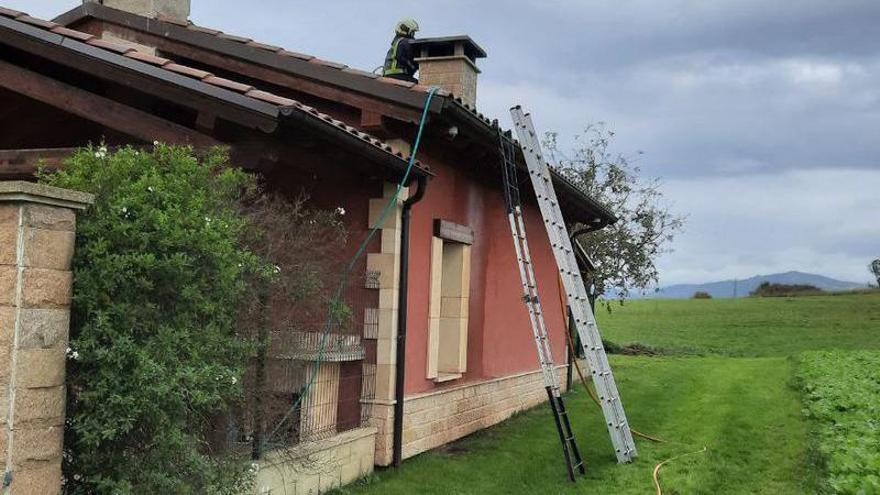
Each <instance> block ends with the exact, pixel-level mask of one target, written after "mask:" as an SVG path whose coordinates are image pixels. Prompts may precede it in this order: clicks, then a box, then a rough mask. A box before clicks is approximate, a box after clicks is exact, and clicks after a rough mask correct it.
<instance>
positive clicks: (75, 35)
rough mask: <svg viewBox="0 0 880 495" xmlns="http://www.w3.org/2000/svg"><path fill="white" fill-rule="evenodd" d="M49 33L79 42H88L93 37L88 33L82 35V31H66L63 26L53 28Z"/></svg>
mask: <svg viewBox="0 0 880 495" xmlns="http://www.w3.org/2000/svg"><path fill="white" fill-rule="evenodd" d="M49 31H52V32H53V33H55V34H60V35H61V36H66V37H68V38H73V39H75V40H79V41H89V40H90V39H92V38H94V36H93V35H91V34H89V33H83V32H82V31H74V30H73V29H68V28H66V27H64V26H55V27H53V28H52V29H50V30H49Z"/></svg>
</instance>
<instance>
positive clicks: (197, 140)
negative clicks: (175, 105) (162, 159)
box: [0, 61, 220, 147]
mask: <svg viewBox="0 0 880 495" xmlns="http://www.w3.org/2000/svg"><path fill="white" fill-rule="evenodd" d="M0 87H3V88H6V89H8V90H10V91H13V92H16V93H19V94H21V95H24V96H27V97H28V98H32V99H34V100H37V101H40V102H43V103H45V104H47V105H51V106H53V107H55V108H59V109H61V110H63V111H65V112H68V113H71V114H74V115H77V116H79V117H82V118H84V119H87V120H90V121H92V122H96V123H98V124H101V125H103V126H105V127H108V128H111V129H114V130H117V131H119V132H122V133H125V134H128V135H130V136H133V137H136V138H138V139H142V140H144V141H147V142H152V141H154V140H158V141H163V142H167V143H174V144H189V145H193V146H195V147H206V146H215V145H218V144H220V143H219V142H218V141H216V140H215V139H214V138H212V137H210V136H207V135H205V134H202V133H199V132H197V131H195V130H193V129H190V128H188V127H185V126H182V125H180V124H176V123H174V122H170V121H167V120H164V119H162V118H159V117H156V116H155V115H152V114H149V113H147V112H144V111H141V110H138V109H136V108H132V107H129V106H126V105H123V104H121V103H119V102H116V101H113V100H110V99H108V98H105V97H103V96H100V95H97V94H95V93H91V92H89V91H86V90H83V89H80V88H77V87H75V86H71V85H69V84H67V83H65V82H62V81H58V80H55V79H52V78H49V77H47V76H44V75H42V74H38V73H36V72H33V71H30V70H27V69H25V68H22V67H19V66H16V65H12V64H10V63H8V62H3V61H0Z"/></svg>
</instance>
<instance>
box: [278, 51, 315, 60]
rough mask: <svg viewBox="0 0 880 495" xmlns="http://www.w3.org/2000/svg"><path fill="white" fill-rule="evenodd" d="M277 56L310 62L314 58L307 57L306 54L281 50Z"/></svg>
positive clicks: (311, 56)
mask: <svg viewBox="0 0 880 495" xmlns="http://www.w3.org/2000/svg"><path fill="white" fill-rule="evenodd" d="M278 55H281V56H284V57H293V58H300V59H303V60H311V59H313V58H315V57H314V56H313V55H308V54H306V53H298V52H292V51H290V50H281V51H280V52H278Z"/></svg>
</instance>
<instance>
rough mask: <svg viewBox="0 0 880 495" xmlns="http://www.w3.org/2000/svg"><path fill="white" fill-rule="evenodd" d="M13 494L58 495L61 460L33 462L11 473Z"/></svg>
mask: <svg viewBox="0 0 880 495" xmlns="http://www.w3.org/2000/svg"><path fill="white" fill-rule="evenodd" d="M10 488H12V490H11V493H12V494H14V495H58V494H60V493H61V462H52V461H48V462H46V461H44V462H35V463H29V465H27V466H25V467H22V468H20V469H17V470H16V471H15V472H14V473H13V474H12V485H11V486H10Z"/></svg>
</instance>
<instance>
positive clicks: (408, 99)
mask: <svg viewBox="0 0 880 495" xmlns="http://www.w3.org/2000/svg"><path fill="white" fill-rule="evenodd" d="M89 18H94V19H98V20H101V21H104V22H108V23H111V24H117V25H121V26H125V27H128V28H130V29H133V30H136V31H141V32H145V33H149V34H152V35H155V36H160V37H167V38H170V39H173V40H175V41H177V42H180V43H184V44H188V45H192V46H194V47H198V48H201V49H204V50H208V51H212V52H217V53H221V54H223V55H225V56H228V57H233V58H237V59H240V60H243V61H246V62H248V63H252V64H257V65H262V66H265V67H269V68H272V69H275V70H278V71H281V72H286V73H290V74H294V75H296V76H297V77H301V78H305V79H308V80H312V81H316V82H319V83H322V84H327V85H331V86H334V87H337V88H341V89H345V90H348V91H352V92H355V93H359V94H363V95H366V96H369V97H371V98H376V99H379V100H384V101H387V102H391V103H393V104H394V105H400V106H404V107H406V108H408V109H411V110H417V111H421V110H422V109H423V107H424V105H425V103H426V101H427V88H425V87H423V86H418V85H413V84H412V83H406V82H403V81H396V80H393V79H390V80H389V79H388V78H380V77H378V76H376V75H375V74H370V73H367V72H364V71H360V70H357V69H351V68H348V67H346V66H344V65H341V64H335V63H332V62H327V61H317V60H316V59H315V58H314V57H310V56H307V55H302V54H297V53H293V52H288V51H286V50H283V49H282V48H280V47H273V46H269V45H264V44H261V43H257V42H254V41H252V40H249V39H245V38H241V37H237V36H230V35H225V34H223V33H220V32H219V31H216V30H211V29H207V28H202V27H199V26H195V25H192V24H188V23H184V22H180V21H175V20H172V19H150V18H147V17H143V16H139V15H136V14H132V13H129V12H124V11H120V10H117V9H112V8H109V7H106V6H103V5H100V4H97V3H95V2H87V3H85V4H83V5H81V6H79V7H76V8H74V9H72V10H70V11H69V12H67V13H65V14H62V15H60V16H58V17H57V18H56V19H55V22H58V23H59V24H63V25H68V26H71V25H75V24H77V23H79V22H82V21H84V20H87V19H89ZM474 45H475V46H476V44H475V43H474ZM477 48H479V47H477ZM480 50H482V49H480ZM429 112H430V113H432V114H435V115H442V116H443V117H444V118H446V119H448V120H449V121H451V122H453V123H455V124H457V125H459V126H460V127H462V130H464V131H466V132H467V133H469V134H470V135H472V136H474V137H475V138H476V140H477V142H480V143H481V144H482V145H483V146H487V147H492V148H493V149H494V148H496V147H497V146H496V143H497V136H496V134H495V132H496V131H495V128H494V127H493V124H492V121H490V120H489V119H488V118H487V117H485V116H484V115H482V114H480V113H478V112H477V111H476V109H475V108H473V107H471V106H470V105H467V104H466V103H464V102H462V101H461V99H458V98H455V97H454V96H453V95H451V94H450V93H448V92H445V91H441V92H440V93H439V94H437V95H436V96H435V98H434V99H433V100H432V101H431V105H430V107H429ZM520 158H521V157H520ZM524 163H525V162H524V160H522V159H520V165H521V166H522V167H523V168H524V167H525V165H524ZM552 176H553V182H554V185H555V187H556V188H557V191H558V193H559V197H560V206H561V207H562V210H563V213H564V214H565V216H566V218H567V219H568V220H569V221H570V222H577V223H582V224H588V225H596V226H598V227H597V228H601V227H604V226H606V225H610V224H612V223H614V222H616V221H617V217H616V216H615V215H614V214H613V212H611V211H610V210H609V209H608V208H607V207H605V206H604V205H602V204H600V203H599V202H598V201H596V200H595V199H593V198H591V197H590V196H589V195H587V194H586V193H584V192H583V191H581V190H580V189H579V188H577V187H576V186H575V185H574V184H572V183H571V182H569V181H567V180H566V179H565V178H564V177H562V176H561V175H560V174H558V173H556V172H552Z"/></svg>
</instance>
